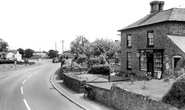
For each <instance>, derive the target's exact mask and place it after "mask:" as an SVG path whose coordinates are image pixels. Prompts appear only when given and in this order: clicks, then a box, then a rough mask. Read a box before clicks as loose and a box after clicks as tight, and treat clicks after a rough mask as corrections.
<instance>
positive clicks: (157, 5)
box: [150, 1, 164, 14]
mask: <svg viewBox="0 0 185 110" xmlns="http://www.w3.org/2000/svg"><path fill="white" fill-rule="evenodd" d="M150 6H151V10H150V13H151V14H154V13H157V12H159V11H163V6H164V1H152V2H150Z"/></svg>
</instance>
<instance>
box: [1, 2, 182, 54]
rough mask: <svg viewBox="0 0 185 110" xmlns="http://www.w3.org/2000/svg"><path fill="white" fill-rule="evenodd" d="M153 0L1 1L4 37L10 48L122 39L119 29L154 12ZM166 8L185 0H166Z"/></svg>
mask: <svg viewBox="0 0 185 110" xmlns="http://www.w3.org/2000/svg"><path fill="white" fill-rule="evenodd" d="M151 1H152V0H0V38H2V39H3V40H5V41H6V42H8V44H9V46H10V49H18V48H23V49H27V48H31V49H33V50H35V51H39V48H41V50H42V51H48V50H50V49H55V42H56V44H57V50H58V51H59V52H61V50H62V49H61V48H62V43H61V41H62V40H64V41H65V43H64V44H65V48H66V49H69V45H70V42H71V41H72V40H74V39H75V37H76V36H77V35H85V37H86V38H87V39H89V40H90V41H94V40H95V39H96V38H101V37H103V38H109V39H112V40H120V37H119V36H117V34H118V32H117V30H119V29H121V28H123V27H125V26H127V25H129V24H131V23H133V22H135V21H136V20H138V19H140V18H142V17H143V16H145V15H146V14H149V12H150V5H149V3H150V2H151ZM164 1H165V5H164V9H169V8H174V7H177V8H178V7H181V8H184V7H185V6H184V4H185V0H164Z"/></svg>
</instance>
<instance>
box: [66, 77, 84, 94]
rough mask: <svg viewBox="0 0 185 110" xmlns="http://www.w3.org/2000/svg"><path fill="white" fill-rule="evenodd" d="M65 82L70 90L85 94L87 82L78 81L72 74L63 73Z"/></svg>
mask: <svg viewBox="0 0 185 110" xmlns="http://www.w3.org/2000/svg"><path fill="white" fill-rule="evenodd" d="M63 82H64V84H65V86H67V87H68V88H70V89H72V90H74V91H76V92H78V93H84V91H85V90H84V86H85V84H86V82H85V81H83V80H80V79H78V78H77V77H76V76H75V75H72V74H71V73H63Z"/></svg>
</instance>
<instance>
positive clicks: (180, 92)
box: [162, 74, 185, 108]
mask: <svg viewBox="0 0 185 110" xmlns="http://www.w3.org/2000/svg"><path fill="white" fill-rule="evenodd" d="M162 101H163V102H164V103H167V104H171V105H173V106H175V107H177V108H182V107H184V105H185V74H184V75H182V76H181V77H180V78H178V79H177V81H176V82H175V83H173V85H172V87H171V89H170V90H169V91H168V93H167V94H166V95H165V96H164V97H163V99H162Z"/></svg>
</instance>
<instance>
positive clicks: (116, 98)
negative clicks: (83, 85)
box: [89, 84, 178, 110]
mask: <svg viewBox="0 0 185 110" xmlns="http://www.w3.org/2000/svg"><path fill="white" fill-rule="evenodd" d="M89 85H90V86H91V87H92V89H93V98H94V100H96V101H99V102H102V103H104V104H106V105H109V106H112V107H114V108H116V109H118V110H178V109H177V108H175V107H172V106H171V105H168V104H164V103H162V102H161V101H160V100H159V99H154V98H151V97H149V96H146V95H144V94H139V93H133V92H130V91H128V90H125V89H122V88H121V87H119V85H118V84H113V86H112V87H111V89H110V90H109V89H104V88H100V87H97V86H96V85H93V84H89Z"/></svg>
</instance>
